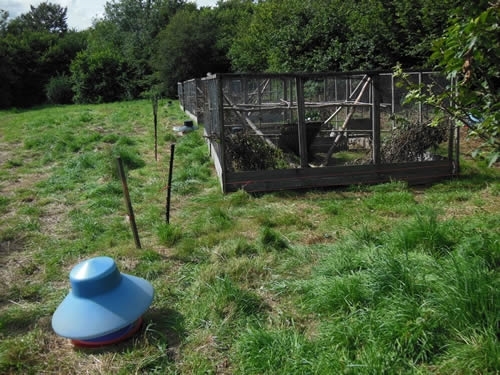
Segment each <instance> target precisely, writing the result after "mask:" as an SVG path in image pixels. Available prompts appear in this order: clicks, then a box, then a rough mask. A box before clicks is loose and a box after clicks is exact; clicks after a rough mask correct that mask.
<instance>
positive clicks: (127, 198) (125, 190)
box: [116, 157, 141, 249]
mask: <svg viewBox="0 0 500 375" xmlns="http://www.w3.org/2000/svg"><path fill="white" fill-rule="evenodd" d="M116 161H117V162H118V172H119V173H120V179H121V180H122V186H123V196H124V197H125V203H126V204H127V210H128V217H129V220H130V227H131V228H132V233H133V235H134V241H135V247H136V248H137V249H140V248H141V241H140V240H139V233H138V232H137V225H136V224H135V216H134V210H133V209H132V202H131V201H130V194H129V191H128V185H127V177H126V176H125V171H124V169H123V162H122V159H121V158H120V157H118V158H116Z"/></svg>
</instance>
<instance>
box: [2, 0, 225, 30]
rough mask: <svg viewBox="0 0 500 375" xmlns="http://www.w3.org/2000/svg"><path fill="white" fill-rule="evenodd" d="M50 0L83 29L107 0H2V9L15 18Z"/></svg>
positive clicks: (201, 0) (203, 0) (205, 2)
mask: <svg viewBox="0 0 500 375" xmlns="http://www.w3.org/2000/svg"><path fill="white" fill-rule="evenodd" d="M44 1H48V2H49V3H53V4H59V5H61V6H63V7H67V8H68V26H69V27H70V28H75V29H77V30H83V29H86V28H88V27H90V26H91V25H92V21H93V20H94V19H96V18H100V17H102V15H103V14H104V4H106V3H107V0H0V9H3V10H6V11H8V12H9V14H10V17H11V18H15V17H17V16H19V15H21V14H23V13H27V12H29V10H30V5H33V6H37V5H38V4H40V3H42V2H44ZM196 3H197V4H198V6H200V7H201V6H215V5H216V4H217V0H196Z"/></svg>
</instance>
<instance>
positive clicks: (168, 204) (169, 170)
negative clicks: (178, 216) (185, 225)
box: [165, 143, 175, 224]
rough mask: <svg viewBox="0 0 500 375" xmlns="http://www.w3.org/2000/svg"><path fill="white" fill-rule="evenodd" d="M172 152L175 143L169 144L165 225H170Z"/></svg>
mask: <svg viewBox="0 0 500 375" xmlns="http://www.w3.org/2000/svg"><path fill="white" fill-rule="evenodd" d="M174 151H175V143H172V144H170V167H169V169H168V185H167V206H166V211H167V212H166V215H165V219H166V221H167V224H170V192H171V188H172V172H173V169H174Z"/></svg>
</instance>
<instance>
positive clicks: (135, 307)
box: [52, 257, 154, 340]
mask: <svg viewBox="0 0 500 375" xmlns="http://www.w3.org/2000/svg"><path fill="white" fill-rule="evenodd" d="M69 279H70V283H71V291H70V292H69V294H68V295H67V296H66V297H65V298H64V300H63V301H62V302H61V304H60V305H59V306H58V307H57V309H56V311H55V312H54V315H53V316H52V328H53V329H54V331H55V332H56V333H57V334H58V335H60V336H62V337H67V338H69V339H73V340H92V339H95V338H99V337H102V336H105V335H108V334H110V333H113V332H116V331H118V330H120V329H122V328H124V327H127V326H129V325H130V324H132V323H134V322H135V321H136V320H137V319H139V318H140V317H141V316H142V314H143V313H144V312H145V311H146V310H147V309H148V308H149V306H150V305H151V302H152V301H153V295H154V290H153V286H152V285H151V284H150V283H149V282H148V281H146V280H144V279H142V278H140V277H136V276H132V275H127V274H124V273H120V271H119V270H118V268H117V266H116V263H115V261H114V260H113V259H112V258H109V257H96V258H92V259H88V260H85V261H83V262H81V263H79V264H77V265H76V266H75V267H73V269H72V270H71V272H70V274H69Z"/></svg>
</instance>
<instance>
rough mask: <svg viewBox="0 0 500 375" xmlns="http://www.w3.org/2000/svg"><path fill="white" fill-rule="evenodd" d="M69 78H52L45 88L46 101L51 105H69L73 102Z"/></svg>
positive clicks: (64, 76)
mask: <svg viewBox="0 0 500 375" xmlns="http://www.w3.org/2000/svg"><path fill="white" fill-rule="evenodd" d="M72 85H73V83H72V81H71V77H68V76H66V75H58V76H55V77H52V78H51V79H50V81H49V83H48V84H47V85H46V86H45V93H46V95H47V100H48V101H49V103H52V104H70V103H72V102H73V89H72Z"/></svg>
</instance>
